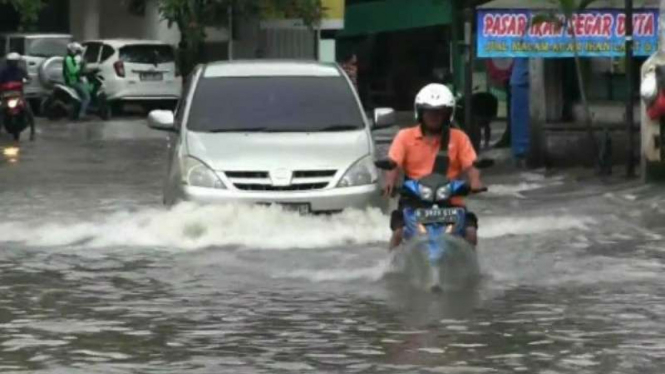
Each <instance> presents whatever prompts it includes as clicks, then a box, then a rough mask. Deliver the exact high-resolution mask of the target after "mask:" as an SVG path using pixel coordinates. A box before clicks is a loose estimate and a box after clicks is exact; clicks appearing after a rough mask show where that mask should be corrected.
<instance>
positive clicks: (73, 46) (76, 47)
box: [67, 42, 83, 54]
mask: <svg viewBox="0 0 665 374" xmlns="http://www.w3.org/2000/svg"><path fill="white" fill-rule="evenodd" d="M67 51H69V53H72V54H77V53H79V52H83V46H82V45H81V44H79V43H77V42H73V43H69V44H67Z"/></svg>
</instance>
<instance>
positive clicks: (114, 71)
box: [83, 39, 182, 111]
mask: <svg viewBox="0 0 665 374" xmlns="http://www.w3.org/2000/svg"><path fill="white" fill-rule="evenodd" d="M83 47H84V48H85V52H84V54H83V58H84V60H85V62H86V65H87V67H88V68H99V69H100V74H101V76H102V77H103V78H104V91H105V92H106V97H107V99H108V100H109V103H110V105H111V108H112V109H113V110H114V111H117V110H121V109H122V105H123V104H124V103H127V102H134V103H140V104H143V105H144V106H146V107H147V108H154V107H166V108H175V105H176V104H177V102H178V99H179V98H180V93H181V90H182V78H181V77H180V73H179V71H178V69H177V66H176V59H175V51H174V49H173V47H172V46H171V45H169V44H166V43H164V42H160V41H148V40H124V39H108V40H91V41H86V42H85V43H83Z"/></svg>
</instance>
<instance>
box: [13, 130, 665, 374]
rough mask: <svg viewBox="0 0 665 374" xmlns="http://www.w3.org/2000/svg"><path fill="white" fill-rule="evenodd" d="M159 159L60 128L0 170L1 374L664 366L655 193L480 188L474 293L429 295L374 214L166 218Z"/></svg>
mask: <svg viewBox="0 0 665 374" xmlns="http://www.w3.org/2000/svg"><path fill="white" fill-rule="evenodd" d="M384 136H385V135H384ZM165 145H166V142H165V139H164V135H163V134H160V133H156V132H152V131H150V130H147V129H146V128H145V124H144V122H142V121H139V120H132V121H126V120H123V121H114V122H109V123H107V124H105V125H102V124H98V123H85V124H65V123H56V124H44V125H43V126H41V128H40V134H39V139H38V141H36V142H35V143H28V142H26V143H24V144H23V145H21V149H20V152H19V155H18V156H16V157H13V156H12V157H9V156H0V157H2V158H0V207H1V208H2V209H1V211H2V217H1V218H0V372H2V373H22V372H30V373H39V374H43V373H86V374H89V373H310V372H312V373H340V372H348V373H406V372H408V373H515V372H525V373H542V374H555V373H640V374H645V373H662V372H663V370H664V368H665V289H664V288H663V287H662V274H663V270H664V260H665V254H664V253H665V252H664V250H665V240H664V239H663V235H665V229H664V228H663V227H664V224H663V222H665V221H664V219H665V204H664V202H665V195H663V193H662V189H659V188H658V187H649V186H642V185H640V184H639V183H637V182H623V181H619V180H616V181H612V182H610V183H602V182H600V181H598V180H596V179H594V178H577V177H573V176H572V175H571V174H551V175H546V174H545V173H544V172H538V171H536V172H517V173H510V174H507V173H498V172H494V173H490V174H488V175H487V176H486V178H485V180H486V183H487V184H489V185H490V186H491V188H492V190H491V192H490V193H488V194H487V195H485V196H482V197H478V198H475V199H474V200H473V201H472V202H471V206H472V208H473V209H474V210H475V211H476V212H477V213H479V215H480V217H481V229H480V230H481V231H480V236H481V240H482V243H481V246H480V248H479V253H480V259H481V263H482V268H483V274H484V276H483V282H482V284H481V285H480V287H478V289H476V290H470V291H467V292H464V293H457V294H455V293H450V294H444V295H442V296H433V295H430V294H425V293H420V292H417V291H415V290H413V289H410V288H408V287H405V286H402V285H399V284H394V282H388V281H387V280H386V279H385V278H386V277H385V274H386V272H387V270H388V256H387V254H386V251H385V247H386V240H387V237H388V229H387V220H388V218H387V217H386V216H385V215H384V214H383V213H382V212H381V211H379V210H369V211H366V212H347V213H343V214H341V215H337V216H332V217H301V216H297V215H294V214H289V213H284V212H280V211H278V210H274V209H266V208H240V207H197V206H194V205H181V206H178V207H175V208H173V209H171V210H167V209H166V208H164V207H162V205H161V184H162V176H163V173H164V170H165V168H164V167H165V161H166V149H165ZM7 146H8V144H7V140H6V139H0V148H6V147H7Z"/></svg>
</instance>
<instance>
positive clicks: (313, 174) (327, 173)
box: [293, 170, 337, 178]
mask: <svg viewBox="0 0 665 374" xmlns="http://www.w3.org/2000/svg"><path fill="white" fill-rule="evenodd" d="M335 174H337V171H336V170H302V171H296V172H293V177H294V178H325V177H331V178H332V177H334V176H335Z"/></svg>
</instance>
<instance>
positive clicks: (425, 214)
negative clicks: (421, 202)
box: [416, 208, 464, 225]
mask: <svg viewBox="0 0 665 374" xmlns="http://www.w3.org/2000/svg"><path fill="white" fill-rule="evenodd" d="M463 211H464V210H463V209H461V208H430V209H418V210H416V220H417V221H418V222H419V223H442V224H447V225H454V224H456V223H457V221H458V220H459V217H460V214H461V213H462V212H463Z"/></svg>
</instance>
